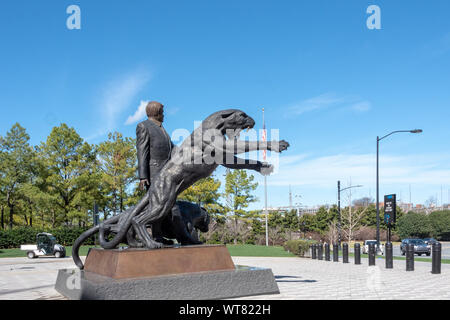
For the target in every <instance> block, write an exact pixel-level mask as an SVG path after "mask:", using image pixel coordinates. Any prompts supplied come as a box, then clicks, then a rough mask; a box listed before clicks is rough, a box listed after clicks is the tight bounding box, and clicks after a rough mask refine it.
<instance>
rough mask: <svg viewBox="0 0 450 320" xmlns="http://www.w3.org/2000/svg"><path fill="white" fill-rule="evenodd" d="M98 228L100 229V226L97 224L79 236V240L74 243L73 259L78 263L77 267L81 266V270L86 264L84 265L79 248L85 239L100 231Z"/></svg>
mask: <svg viewBox="0 0 450 320" xmlns="http://www.w3.org/2000/svg"><path fill="white" fill-rule="evenodd" d="M98 230H99V226H95V227H93V228H91V229H89V230H87V231H85V232H83V233H82V234H81V235H80V236H79V237H78V238H77V240H75V242H74V243H73V247H72V259H73V262H75V264H76V265H77V267H78V268H80V269H81V270H83V268H84V265H83V262H81V259H80V256H79V252H78V250H79V249H80V246H81V244H82V243H83V242H84V240H86V239H87V238H89V237H92V236H93V235H94V234H96V233H97V232H98Z"/></svg>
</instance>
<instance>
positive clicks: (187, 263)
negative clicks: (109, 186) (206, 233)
mask: <svg viewBox="0 0 450 320" xmlns="http://www.w3.org/2000/svg"><path fill="white" fill-rule="evenodd" d="M55 289H56V290H57V291H58V292H59V293H61V294H62V295H64V296H65V297H67V298H69V299H89V300H117V299H120V300H142V299H143V300H162V299H164V300H165V299H172V300H185V299H188V300H199V299H200V300H208V299H224V298H233V297H243V296H253V295H261V294H276V293H279V289H278V286H277V284H276V281H275V278H274V276H273V273H272V270H270V269H262V268H252V267H246V266H234V264H233V261H232V259H231V256H230V254H229V252H228V249H227V248H226V247H225V246H223V245H217V246H216V245H214V246H210V245H201V246H185V247H179V248H163V249H157V250H144V249H126V250H118V249H117V250H116V249H114V250H103V249H91V250H90V252H89V254H88V256H87V257H86V261H85V269H84V270H78V269H63V270H59V273H58V278H57V281H56V285H55Z"/></svg>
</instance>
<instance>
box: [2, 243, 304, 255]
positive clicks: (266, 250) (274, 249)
mask: <svg viewBox="0 0 450 320" xmlns="http://www.w3.org/2000/svg"><path fill="white" fill-rule="evenodd" d="M89 248H92V246H82V247H81V248H80V256H85V255H87V252H88V250H89ZM227 248H228V251H229V252H230V255H232V256H235V257H295V256H294V255H293V254H292V253H289V252H287V251H285V250H284V249H283V247H279V246H269V247H266V246H256V245H250V244H243V245H227ZM66 254H67V256H71V255H72V247H66ZM26 256H27V252H26V251H21V250H20V249H0V258H16V257H26Z"/></svg>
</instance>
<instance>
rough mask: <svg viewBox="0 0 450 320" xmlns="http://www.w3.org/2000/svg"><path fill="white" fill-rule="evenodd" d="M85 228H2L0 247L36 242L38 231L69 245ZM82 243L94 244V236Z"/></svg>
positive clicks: (6, 247)
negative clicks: (49, 234) (51, 235)
mask: <svg viewBox="0 0 450 320" xmlns="http://www.w3.org/2000/svg"><path fill="white" fill-rule="evenodd" d="M87 229H88V228H81V227H73V228H69V227H61V228H56V229H38V228H31V227H19V228H14V229H11V230H2V231H0V249H9V248H19V247H20V246H21V245H22V244H33V243H36V235H37V234H38V233H40V232H48V233H51V234H53V235H54V236H55V237H56V241H57V243H59V244H61V245H63V246H71V245H72V244H73V243H74V242H75V240H76V239H77V238H78V237H79V236H80V235H81V234H82V233H83V232H85V231H86V230H87ZM84 244H87V245H92V244H94V238H92V237H91V238H89V239H86V241H85V242H84Z"/></svg>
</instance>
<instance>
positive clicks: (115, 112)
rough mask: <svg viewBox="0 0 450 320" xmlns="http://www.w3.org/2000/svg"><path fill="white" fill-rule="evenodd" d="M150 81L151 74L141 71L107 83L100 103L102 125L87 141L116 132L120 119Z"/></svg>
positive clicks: (102, 91)
mask: <svg viewBox="0 0 450 320" xmlns="http://www.w3.org/2000/svg"><path fill="white" fill-rule="evenodd" d="M149 80H150V75H149V73H148V72H146V71H145V70H141V69H139V70H137V71H134V72H131V73H129V74H127V75H125V76H122V77H120V78H117V79H114V80H113V81H110V82H109V83H107V84H106V85H105V86H104V87H103V89H102V90H101V95H100V99H101V100H100V102H99V112H100V116H101V117H102V119H103V121H102V122H101V124H102V125H101V126H100V127H99V128H98V130H97V132H96V133H95V134H93V135H92V136H90V137H89V138H86V139H87V140H90V139H94V138H97V137H99V136H102V135H104V134H107V133H108V132H111V131H114V130H116V128H117V125H118V120H119V117H120V116H121V114H122V113H123V111H125V110H126V109H127V108H129V107H130V105H131V103H132V102H133V100H134V99H135V98H136V96H137V94H138V93H139V92H140V91H141V90H142V88H143V87H144V86H145V85H146V84H147V83H148V81H149Z"/></svg>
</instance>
